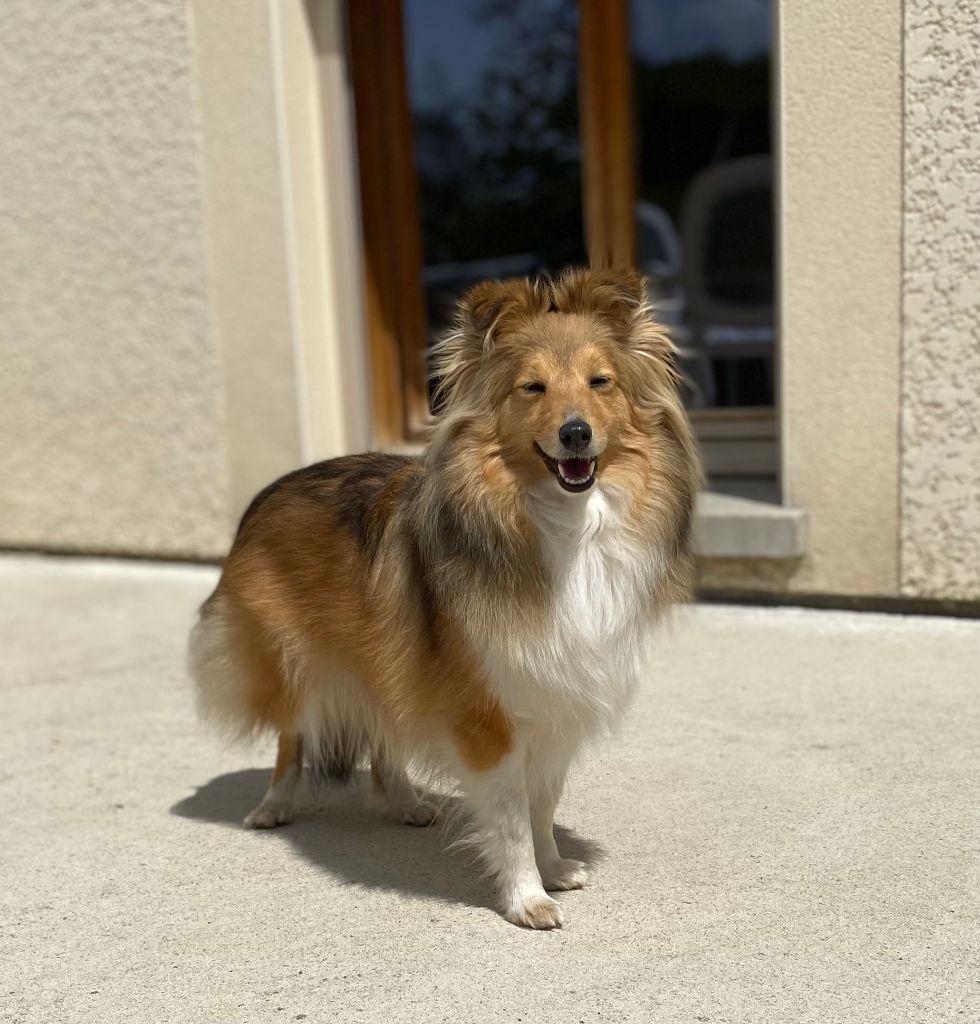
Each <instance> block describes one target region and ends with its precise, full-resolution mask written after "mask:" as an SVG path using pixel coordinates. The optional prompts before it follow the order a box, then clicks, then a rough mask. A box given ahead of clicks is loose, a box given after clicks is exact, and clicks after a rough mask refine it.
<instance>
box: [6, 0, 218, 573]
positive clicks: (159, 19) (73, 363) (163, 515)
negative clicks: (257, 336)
mask: <svg viewBox="0 0 980 1024" xmlns="http://www.w3.org/2000/svg"><path fill="white" fill-rule="evenodd" d="M0 40H2V44H0V45H2V50H3V59H2V61H0V124H2V125H3V131H2V133H0V273H2V275H3V285H2V288H0V367H2V369H0V545H8V546H9V545H16V546H28V547H38V548H62V549H79V550H86V551H118V552H136V553H138V552H145V553H152V554H157V555H167V554H171V555H214V554H217V553H219V552H220V551H221V549H222V547H223V546H224V544H225V543H226V537H227V532H228V526H227V522H226V519H227V510H226V505H227V502H226V488H227V484H226V471H225V454H224V450H223V446H222V440H221V413H220V406H221V403H220V400H219V394H220V391H219V387H220V382H219V368H218V361H217V355H216V345H215V342H214V338H213V332H212V330H211V328H210V326H209V313H208V296H207V260H206V248H205V242H204V238H205V232H204V226H203V204H202V187H201V171H200V167H199V155H200V146H199V143H198V139H197V127H196V114H195V99H194V85H193V68H194V58H193V52H192V47H191V43H190V38H189V26H188V22H187V11H186V9H185V5H184V4H182V3H180V2H176V0H145V2H140V3H119V2H117V0H74V2H68V0H57V2H56V0H44V2H38V0H4V3H3V4H2V5H0Z"/></svg>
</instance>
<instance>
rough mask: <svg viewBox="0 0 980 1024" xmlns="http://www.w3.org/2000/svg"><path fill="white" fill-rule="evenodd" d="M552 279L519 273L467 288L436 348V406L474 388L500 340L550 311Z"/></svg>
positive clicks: (443, 408)
mask: <svg viewBox="0 0 980 1024" xmlns="http://www.w3.org/2000/svg"><path fill="white" fill-rule="evenodd" d="M550 296H551V292H550V288H548V287H547V284H546V282H541V281H529V280H526V279H524V278H515V279H513V280H508V281H484V282H482V283H481V284H478V285H474V287H472V288H470V290H469V291H468V292H466V293H465V294H464V295H463V296H462V298H460V300H459V303H458V304H457V306H456V323H455V325H454V327H453V329H452V330H451V331H450V332H449V333H448V334H447V335H446V336H445V337H444V338H443V339H442V340H441V341H440V342H439V343H438V344H437V345H436V346H435V347H434V348H433V350H432V357H431V362H430V367H431V377H432V380H433V382H434V383H435V394H434V396H433V406H434V407H435V408H436V409H438V410H439V411H440V412H442V411H446V410H447V409H449V408H450V407H451V406H452V405H454V404H455V403H456V402H457V401H458V400H461V399H462V398H463V396H465V395H466V394H469V393H471V392H472V390H473V387H474V386H475V381H476V380H477V379H478V377H479V372H478V371H479V370H480V367H481V366H482V365H483V363H484V361H485V359H486V358H487V357H488V356H489V355H490V354H491V352H493V350H494V348H495V347H496V345H497V344H498V342H499V341H500V340H501V339H502V338H504V337H505V336H506V335H507V334H508V332H510V331H512V330H513V329H514V328H516V327H517V326H518V325H519V324H520V323H521V322H522V321H524V320H526V319H527V318H529V317H531V316H533V315H534V314H535V313H539V312H542V311H547V309H548V306H549V303H550V301H551V297H550Z"/></svg>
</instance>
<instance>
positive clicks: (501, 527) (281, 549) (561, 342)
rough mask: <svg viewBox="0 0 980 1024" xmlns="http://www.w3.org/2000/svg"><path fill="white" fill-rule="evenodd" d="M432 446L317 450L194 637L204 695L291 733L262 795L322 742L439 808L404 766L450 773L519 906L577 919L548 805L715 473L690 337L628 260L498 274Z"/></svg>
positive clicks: (284, 817) (676, 564) (348, 762)
mask: <svg viewBox="0 0 980 1024" xmlns="http://www.w3.org/2000/svg"><path fill="white" fill-rule="evenodd" d="M436 374H437V377H438V379H439V381H440V385H439V388H440V396H441V397H440V403H439V404H440V410H441V411H440V413H439V417H438V421H437V424H436V427H435V430H434V433H433V436H432V440H431V442H430V443H429V445H428V447H427V449H426V451H425V453H424V454H423V455H422V456H421V457H418V458H412V457H407V456H396V455H384V454H367V455H357V456H350V457H345V458H339V459H333V460H331V461H328V462H322V463H319V464H317V465H314V466H309V467H307V468H306V469H301V470H298V471H296V472H294V473H290V474H289V475H287V476H285V477H283V478H282V479H281V480H278V481H276V482H275V483H273V484H271V485H270V486H269V487H267V488H266V489H265V490H264V491H262V492H261V493H260V494H259V495H258V496H257V497H256V498H255V500H254V501H253V502H252V504H251V506H250V507H249V508H248V510H247V511H246V513H245V515H244V517H243V518H242V521H241V524H240V526H239V529H238V535H237V537H236V539H235V542H234V545H233V547H232V549H231V552H230V554H229V556H228V559H227V561H226V562H225V566H224V571H223V573H222V576H221V580H220V582H219V583H218V586H217V588H216V590H215V591H214V593H213V594H212V595H211V597H210V598H208V600H207V601H206V602H205V604H204V606H203V608H202V609H201V617H200V621H199V623H198V624H197V625H196V626H195V628H194V631H193V634H192V638H191V655H190V664H191V671H192V674H193V676H194V678H195V679H196V681H197V683H198V687H199V695H200V702H201V707H202V709H203V711H204V712H205V713H208V714H211V715H215V716H217V717H218V718H220V719H222V720H223V721H225V722H227V723H229V724H231V725H232V726H233V727H234V728H235V729H236V730H237V731H239V732H240V733H242V734H251V733H254V732H256V731H261V730H275V731H277V732H278V735H279V751H278V757H277V759H276V766H275V770H274V772H273V774H272V781H271V783H270V786H269V790H268V792H267V793H266V795H265V797H264V798H263V800H262V802H261V803H260V804H259V805H258V806H257V807H256V808H255V809H254V810H253V811H252V812H251V813H250V814H249V815H248V817H247V818H246V819H245V823H246V825H250V826H252V827H255V828H269V827H272V826H275V825H281V824H285V823H286V822H288V821H289V820H290V817H291V815H292V810H293V797H294V790H295V788H296V783H297V780H298V779H299V777H300V773H301V771H302V768H303V763H304V751H305V759H306V761H307V763H309V764H310V765H311V767H312V768H313V769H314V770H316V771H318V772H319V773H320V774H322V775H325V776H328V777H345V776H349V775H350V773H351V771H352V770H353V768H354V766H355V765H357V764H358V763H360V762H362V761H365V762H366V761H367V760H368V758H369V759H370V764H371V775H372V780H373V783H372V784H373V789H374V792H375V794H376V795H377V796H379V797H383V798H384V799H385V800H386V801H387V804H388V806H389V807H390V809H391V811H392V812H393V813H394V814H395V815H396V816H397V817H398V818H400V819H401V820H402V821H405V822H410V823H412V824H418V825H421V824H427V823H428V822H429V821H431V819H432V816H433V814H434V808H433V807H431V806H430V805H428V804H426V803H424V802H422V801H421V800H420V799H419V797H418V795H417V793H416V791H415V789H414V788H413V786H412V784H411V782H410V780H409V776H408V774H407V771H406V766H407V765H409V764H410V763H412V764H419V765H423V766H426V767H430V768H433V767H434V768H437V769H439V770H441V771H445V772H448V773H449V774H450V775H451V776H452V777H453V778H455V779H456V780H457V781H458V783H459V786H460V788H461V790H462V793H463V797H464V804H465V806H466V807H467V809H468V812H469V816H470V818H471V823H472V832H471V838H472V840H473V842H474V843H475V844H476V846H477V848H478V850H479V852H480V854H481V856H482V858H483V860H484V862H485V864H486V866H487V868H488V869H489V871H490V872H491V873H492V875H493V877H494V879H495V881H496V884H497V886H498V887H499V892H500V897H501V902H502V909H503V913H504V915H505V916H506V917H507V919H508V920H509V921H513V922H514V923H516V924H521V925H526V926H529V927H532V928H555V927H559V926H560V925H561V923H562V915H561V909H560V907H559V905H558V903H556V902H555V900H553V899H552V898H551V897H550V896H548V894H547V891H546V890H552V891H554V890H563V889H576V888H581V887H582V886H583V885H584V884H585V883H586V880H587V875H586V869H585V865H584V864H582V863H581V862H580V861H577V860H569V859H565V858H563V857H562V856H561V854H560V852H559V850H558V847H557V846H556V844H555V838H554V829H553V825H554V813H555V807H556V805H557V803H558V799H559V796H560V795H561V792H562V788H563V785H564V782H565V776H566V773H567V771H568V768H569V765H570V763H571V761H572V759H573V758H574V757H575V754H576V752H577V751H578V750H579V749H580V748H581V747H582V746H583V744H584V743H585V742H586V741H587V740H589V739H590V738H592V737H595V736H597V735H599V734H601V733H602V732H604V731H606V730H607V729H608V727H609V726H611V725H612V724H614V723H615V722H616V721H617V719H619V717H620V716H621V715H622V713H623V711H624V710H625V709H626V707H627V705H628V704H629V702H630V698H631V695H632V694H633V691H634V689H635V688H636V685H637V681H638V678H639V677H640V675H641V672H642V669H643V664H644V650H645V646H646V641H647V640H648V638H649V635H650V633H651V629H652V627H653V626H654V625H655V623H656V622H657V620H658V617H660V615H661V613H662V612H663V611H664V609H665V608H666V607H667V606H668V605H669V604H671V603H672V602H675V601H678V600H684V599H685V598H686V597H687V595H688V593H689V587H690V577H691V558H690V555H689V554H688V550H687V548H688V534H689V530H690V524H691V514H692V508H693V504H694V497H695V493H696V490H697V485H698V480H699V471H698V467H697V461H696V458H695V453H694V446H693V443H692V439H691V433H690V428H689V425H688V422H687V419H686V417H685V414H684V411H683V408H682V406H681V403H680V400H679V397H678V380H677V376H676V373H675V370H674V359H673V348H672V346H671V343H670V341H669V340H668V337H667V335H666V334H665V333H664V332H663V330H661V329H660V328H659V327H657V326H656V325H655V324H654V322H653V320H652V319H651V316H650V311H649V308H648V306H647V303H646V293H645V289H644V285H643V282H642V280H641V279H640V278H639V277H638V276H636V275H634V274H632V273H618V272H612V271H589V270H578V271H570V272H567V273H566V274H564V275H563V276H562V277H560V278H558V279H557V280H538V281H526V280H515V281H505V282H488V283H486V284H482V285H478V286H477V287H476V288H474V289H472V290H471V291H470V292H469V293H468V294H467V295H466V296H465V297H464V298H463V299H462V301H461V302H460V306H459V310H458V319H457V324H456V329H455V331H454V332H453V333H452V334H451V335H450V336H449V337H448V338H447V339H446V340H445V341H444V342H443V343H442V345H441V346H440V348H439V350H438V352H437V355H436Z"/></svg>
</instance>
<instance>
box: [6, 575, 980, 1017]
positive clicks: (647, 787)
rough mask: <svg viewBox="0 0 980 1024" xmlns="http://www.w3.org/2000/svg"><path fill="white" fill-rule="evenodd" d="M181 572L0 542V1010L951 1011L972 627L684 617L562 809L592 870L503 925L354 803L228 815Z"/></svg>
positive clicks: (429, 839) (962, 927) (977, 662)
mask: <svg viewBox="0 0 980 1024" xmlns="http://www.w3.org/2000/svg"><path fill="white" fill-rule="evenodd" d="M213 579H214V572H213V571H211V570H207V569H194V568H183V567H162V566H154V565H145V564H144V565H139V564H137V565H127V564H121V563H112V562H104V563H100V562H90V561H81V560H79V561H63V560H55V559H40V558H38V559H32V558H26V557H25V558H20V557H10V558H6V559H0V651H2V659H0V694H2V696H0V708H2V734H3V744H2V749H0V794H2V796H3V806H5V807H6V808H7V810H6V811H5V812H4V814H3V830H2V839H0V869H2V877H3V882H4V884H3V886H2V891H0V1019H2V1020H4V1021H18V1022H20V1021H38V1022H40V1021H44V1022H61V1021H72V1022H74V1021H99V1022H103V1021H105V1022H115V1021H135V1022H164V1021H173V1022H180V1024H188V1022H194V1021H267V1020H268V1021H298V1020H308V1021H310V1022H313V1021H324V1022H328V1021H329V1022H334V1021H336V1022H343V1024H347V1022H374V1021H378V1022H385V1024H397V1022H409V1021H411V1022H428V1021H452V1022H464V1024H468V1022H479V1021H505V1022H512V1021H514V1022H516V1021H525V1022H539V1021H541V1022H556V1024H557V1022H562V1024H564V1022H576V1021H588V1022H592V1021H599V1022H616V1021H643V1022H647V1021H651V1022H659V1021H711V1022H723V1021H765V1022H767V1024H768V1022H774V1021H787V1022H802V1021H819V1022H829V1021H855V1022H862V1024H867V1022H872V1021H883V1022H884V1021H887V1022H889V1024H894V1022H906V1021H930V1022H932V1021H968V1020H970V1021H972V1020H976V1019H977V1017H978V1011H980V990H978V946H980V941H978V930H977V925H978V920H980V885H978V882H980V877H978V865H980V856H978V845H980V844H978V832H980V829H978V803H977V797H978V786H977V783H978V774H980V772H978V768H980V721H978V709H980V698H978V690H980V622H968V621H952V620H944V619H925V618H903V617H898V616H881V615H859V614H851V613H838V612H818V611H802V610H796V609H766V610H760V609H755V608H747V607H745V608H743V607H695V608H691V609H686V610H684V611H683V612H682V614H681V615H680V617H679V618H678V621H677V623H676V625H675V627H674V628H673V630H672V631H671V635H669V636H665V637H664V640H663V643H662V646H661V648H660V650H659V653H658V656H657V658H656V662H655V664H653V665H652V666H651V670H650V675H649V680H648V683H647V685H646V687H645V688H644V690H643V692H642V694H641V696H640V699H639V701H638V705H637V707H636V709H635V713H634V714H633V715H632V717H631V718H630V719H629V721H628V723H627V725H626V727H625V729H624V732H623V735H622V736H621V737H620V738H619V739H618V740H616V741H613V742H610V743H607V744H606V745H605V746H603V747H602V749H601V750H599V751H598V752H597V753H596V755H595V756H594V757H591V758H590V759H589V760H588V761H587V762H586V763H585V764H583V765H582V766H581V767H580V768H579V769H578V770H577V771H576V773H575V775H574V777H573V780H572V784H571V788H570V791H569V793H568V795H567V797H566V799H565V800H564V802H563V804H562V806H561V808H560V812H559V821H560V822H561V823H562V824H563V825H564V826H566V827H567V828H569V829H574V832H573V833H566V834H565V835H564V837H563V839H562V840H561V845H563V846H564V847H566V849H569V850H584V851H586V852H587V854H588V856H589V857H590V858H591V859H592V860H593V862H594V882H593V885H592V887H591V888H589V889H588V890H586V891H584V892H577V893H569V894H566V895H563V896H561V897H560V899H561V901H562V904H563V906H564V907H565V910H566V926H565V928H564V930H562V931H561V932H553V933H532V932H527V931H521V930H519V929H517V928H515V927H513V926H512V925H509V924H507V923H505V922H504V921H503V920H502V919H501V918H500V917H498V916H497V915H496V913H495V912H494V911H493V910H492V909H491V899H492V896H491V892H490V890H489V888H488V886H487V884H486V883H485V882H484V881H483V880H482V879H481V878H480V877H479V875H478V874H477V872H476V871H475V869H474V868H473V867H472V866H471V865H470V863H469V862H468V858H467V856H466V855H464V854H451V853H448V852H446V851H445V848H444V847H445V839H446V837H445V835H444V834H443V830H441V829H438V828H432V829H428V830H417V829H411V828H407V827H404V826H399V825H395V824H389V823H388V822H386V821H384V820H381V819H379V818H378V817H376V816H375V815H374V814H373V813H371V812H370V811H368V810H367V809H365V807H364V805H363V801H362V799H361V794H358V793H357V792H356V791H354V790H343V789H337V790H332V791H327V792H324V793H320V794H317V795H314V796H308V797H307V799H306V800H305V806H304V811H303V813H302V815H301V816H300V818H299V820H298V821H297V822H296V823H295V824H294V825H292V826H290V827H288V828H285V829H281V830H278V831H275V832H271V833H254V832H246V831H244V830H243V829H242V828H241V827H240V825H239V822H240V820H241V818H242V816H243V815H244V814H245V812H246V811H247V810H248V809H249V808H250V806H251V805H252V804H253V803H254V802H255V801H257V800H258V798H259V796H260V795H261V793H262V790H263V787H264V783H265V778H266V772H267V770H268V767H269V764H270V759H271V755H270V750H269V749H268V748H263V749H256V750H241V749H234V748H229V747H227V746H226V745H224V744H223V743H222V741H220V740H219V739H217V738H215V737H214V736H212V735H209V734H208V733H207V732H206V731H205V730H204V729H202V728H201V727H200V726H199V725H198V723H197V722H196V721H195V718H194V712H193V705H192V700H191V693H190V688H189V685H188V683H187V681H186V679H185V676H184V671H183V648H184V641H185V635H186V632H187V629H188V626H189V625H190V622H191V617H192V614H193V612H194V609H195V607H196V605H197V604H198V602H199V601H200V600H201V599H202V598H203V597H204V596H205V594H206V593H207V592H208V590H209V587H210V586H211V584H212V581H213ZM362 787H363V784H362Z"/></svg>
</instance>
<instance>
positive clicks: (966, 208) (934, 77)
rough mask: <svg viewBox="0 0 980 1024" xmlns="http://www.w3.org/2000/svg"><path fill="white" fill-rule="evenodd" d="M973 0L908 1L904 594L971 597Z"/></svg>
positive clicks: (976, 429)
mask: <svg viewBox="0 0 980 1024" xmlns="http://www.w3.org/2000/svg"><path fill="white" fill-rule="evenodd" d="M978 55H980V6H978V4H977V3H976V0H906V4H905V73H906V77H905V244H904V284H905V287H904V304H903V309H904V348H903V364H902V369H903V376H902V502H901V511H902V531H901V589H902V593H903V594H908V595H915V596H930V597H933V596H934V597H947V598H973V599H978V598H980V58H978Z"/></svg>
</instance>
